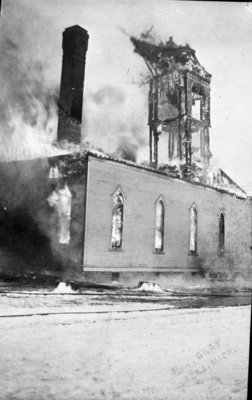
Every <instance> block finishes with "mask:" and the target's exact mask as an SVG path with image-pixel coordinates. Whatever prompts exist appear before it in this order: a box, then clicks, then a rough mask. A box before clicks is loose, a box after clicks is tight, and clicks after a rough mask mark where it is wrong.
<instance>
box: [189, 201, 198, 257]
mask: <svg viewBox="0 0 252 400" xmlns="http://www.w3.org/2000/svg"><path fill="white" fill-rule="evenodd" d="M196 252H197V210H196V207H195V206H193V207H192V208H191V210H190V253H196Z"/></svg>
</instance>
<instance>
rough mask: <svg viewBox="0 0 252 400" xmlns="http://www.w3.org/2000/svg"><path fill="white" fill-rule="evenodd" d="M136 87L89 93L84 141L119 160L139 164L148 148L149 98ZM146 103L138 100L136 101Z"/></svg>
mask: <svg viewBox="0 0 252 400" xmlns="http://www.w3.org/2000/svg"><path fill="white" fill-rule="evenodd" d="M142 92H143V89H142V88H139V87H136V86H135V85H124V86H123V84H122V85H121V86H120V87H118V86H114V85H104V86H103V87H101V88H99V89H98V90H97V91H95V92H91V93H90V92H89V93H87V94H86V98H85V102H84V109H85V113H84V140H85V141H86V142H88V143H89V145H90V149H92V148H94V149H99V150H102V151H103V152H105V153H107V154H109V155H111V156H113V157H117V158H123V159H126V160H130V161H137V159H138V151H139V149H140V148H141V147H144V146H146V145H147V138H148V134H146V127H147V109H148V108H147V100H146V99H147V96H146V93H142ZM139 97H140V98H141V99H142V101H136V98H139Z"/></svg>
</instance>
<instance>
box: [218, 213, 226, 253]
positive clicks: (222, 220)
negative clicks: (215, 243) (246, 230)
mask: <svg viewBox="0 0 252 400" xmlns="http://www.w3.org/2000/svg"><path fill="white" fill-rule="evenodd" d="M224 247H225V217H224V213H223V212H221V213H220V215H219V248H220V252H224Z"/></svg>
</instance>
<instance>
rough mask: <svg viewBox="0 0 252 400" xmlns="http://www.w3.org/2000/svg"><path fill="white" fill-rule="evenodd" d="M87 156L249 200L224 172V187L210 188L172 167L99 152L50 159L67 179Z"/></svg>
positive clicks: (83, 164)
mask: <svg viewBox="0 0 252 400" xmlns="http://www.w3.org/2000/svg"><path fill="white" fill-rule="evenodd" d="M89 156H91V157H94V158H97V159H102V160H108V161H112V162H115V163H119V164H124V165H127V166H130V167H132V168H138V169H142V170H145V171H149V172H153V173H155V174H157V175H163V176H167V177H169V178H172V179H176V180H180V181H184V182H187V183H190V184H192V185H197V186H201V187H205V188H210V189H213V190H216V191H218V192H221V193H226V194H229V195H231V196H235V197H237V198H240V199H249V198H250V196H248V194H247V193H246V192H245V191H244V190H243V189H242V188H240V187H239V186H238V185H237V184H236V183H235V182H234V181H233V180H232V179H231V178H229V176H228V175H227V174H225V172H224V171H222V170H219V171H220V174H221V175H222V176H224V178H225V179H226V180H227V183H226V185H225V186H218V185H213V186H212V185H208V184H203V183H202V182H197V181H193V180H189V179H185V178H183V177H180V176H179V175H178V174H176V172H175V170H174V167H172V166H171V168H167V169H165V170H164V169H162V170H161V169H156V168H152V167H150V166H146V165H142V164H138V163H135V162H132V161H128V160H123V159H119V158H114V157H111V156H109V155H107V154H104V153H101V152H99V151H89V150H83V151H80V152H75V153H69V154H64V155H61V156H56V157H52V158H50V159H51V160H52V161H51V162H55V161H56V160H57V165H58V166H59V169H60V172H61V174H62V176H65V177H67V176H73V175H78V174H80V173H81V172H83V170H84V168H85V166H86V162H87V160H88V157H89Z"/></svg>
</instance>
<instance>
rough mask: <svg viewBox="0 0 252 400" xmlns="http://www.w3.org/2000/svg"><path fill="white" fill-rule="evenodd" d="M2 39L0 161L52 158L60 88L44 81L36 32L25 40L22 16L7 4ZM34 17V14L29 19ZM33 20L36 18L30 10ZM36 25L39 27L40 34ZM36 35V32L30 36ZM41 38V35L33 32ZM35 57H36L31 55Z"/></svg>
mask: <svg viewBox="0 0 252 400" xmlns="http://www.w3.org/2000/svg"><path fill="white" fill-rule="evenodd" d="M3 11H4V12H3V17H2V20H3V23H2V27H1V41H0V65H1V69H0V85H1V97H0V157H1V160H2V161H9V160H14V159H15V160H20V159H26V158H35V157H38V156H46V155H54V154H57V153H58V152H59V151H58V150H57V149H55V148H54V146H52V145H51V143H52V142H53V140H54V139H55V137H56V129H57V98H58V88H57V86H56V85H52V84H51V82H48V80H47V79H46V76H47V65H46V64H45V62H44V61H42V59H41V57H39V55H38V53H37V54H36V44H37V37H36V30H35V31H34V26H33V31H32V32H33V34H32V37H29V34H30V32H29V27H28V24H27V21H24V20H23V19H24V16H25V12H24V13H22V16H21V14H18V10H17V5H16V6H15V5H14V4H12V2H9V3H8V4H6V6H5V9H4V10H3ZM33 13H34V15H33ZM29 15H30V18H31V20H33V21H34V20H35V21H36V19H37V18H38V16H37V15H36V13H35V12H33V11H32V9H30V8H29ZM39 28H40V26H38V30H39ZM34 32H35V33H34ZM37 33H38V34H39V32H37ZM34 53H35V54H34Z"/></svg>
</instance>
